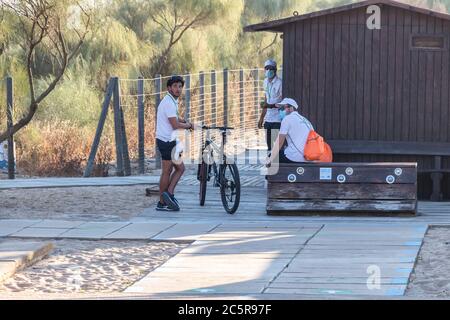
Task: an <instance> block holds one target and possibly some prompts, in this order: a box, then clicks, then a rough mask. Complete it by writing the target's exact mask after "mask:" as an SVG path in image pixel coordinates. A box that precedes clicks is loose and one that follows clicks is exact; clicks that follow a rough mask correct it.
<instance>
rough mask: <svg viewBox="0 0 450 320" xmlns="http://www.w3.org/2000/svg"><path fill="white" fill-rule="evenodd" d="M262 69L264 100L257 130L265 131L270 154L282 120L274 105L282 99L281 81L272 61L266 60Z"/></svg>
mask: <svg viewBox="0 0 450 320" xmlns="http://www.w3.org/2000/svg"><path fill="white" fill-rule="evenodd" d="M264 69H265V71H266V73H265V79H264V92H265V99H264V103H263V104H262V108H263V111H262V113H261V116H260V118H259V122H258V128H259V129H262V128H263V127H264V129H266V141H267V148H268V150H269V152H270V151H271V150H272V146H273V143H274V140H275V138H276V136H277V134H278V130H280V125H281V120H282V119H281V117H280V112H279V110H278V107H277V106H276V104H277V103H279V102H281V100H282V99H283V93H282V90H283V89H282V87H283V81H282V80H281V79H280V78H279V77H278V76H277V63H276V62H275V61H274V60H267V61H266V62H265V64H264Z"/></svg>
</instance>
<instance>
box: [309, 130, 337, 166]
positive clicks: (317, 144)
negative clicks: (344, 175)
mask: <svg viewBox="0 0 450 320" xmlns="http://www.w3.org/2000/svg"><path fill="white" fill-rule="evenodd" d="M304 156H305V159H306V160H308V161H314V162H333V151H332V150H331V147H330V145H329V144H328V143H326V142H325V140H324V139H323V137H322V136H321V135H320V134H318V133H317V132H315V131H314V130H311V131H310V132H309V135H308V139H307V140H306V145H305V152H304Z"/></svg>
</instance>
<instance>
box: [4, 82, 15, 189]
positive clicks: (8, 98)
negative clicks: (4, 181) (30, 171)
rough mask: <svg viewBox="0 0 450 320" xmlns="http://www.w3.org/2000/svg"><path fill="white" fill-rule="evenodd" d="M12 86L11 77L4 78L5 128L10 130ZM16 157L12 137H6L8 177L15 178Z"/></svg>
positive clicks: (12, 103)
mask: <svg viewBox="0 0 450 320" xmlns="http://www.w3.org/2000/svg"><path fill="white" fill-rule="evenodd" d="M13 99H14V86H13V79H12V78H11V77H7V78H6V116H7V129H8V131H10V130H11V128H12V126H13V105H14V101H13ZM15 169H16V159H15V156H14V137H13V136H10V137H9V139H8V179H11V180H13V179H15Z"/></svg>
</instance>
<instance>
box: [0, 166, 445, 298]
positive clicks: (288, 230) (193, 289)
mask: <svg viewBox="0 0 450 320" xmlns="http://www.w3.org/2000/svg"><path fill="white" fill-rule="evenodd" d="M241 173H242V179H241V180H242V182H243V185H244V186H243V189H242V198H241V205H240V208H239V210H238V212H237V213H236V214H235V215H228V214H227V213H226V212H225V211H224V209H223V208H222V204H221V201H220V194H219V190H218V189H217V188H213V187H212V185H211V184H210V185H209V186H208V191H207V197H206V206H205V207H200V206H199V200H198V190H199V186H198V182H197V181H196V179H195V176H193V175H192V172H190V173H189V174H187V175H186V176H185V178H183V180H182V182H181V185H180V186H179V187H178V188H177V190H176V196H177V198H178V200H179V202H180V204H181V207H182V210H181V211H180V212H172V213H166V212H157V211H156V210H155V209H154V208H148V209H146V210H145V211H144V212H143V213H142V214H141V215H139V216H138V217H136V218H133V219H132V220H131V221H123V222H115V223H113V222H82V221H78V222H77V221H31V220H30V221H0V236H4V237H16V238H76V239H98V240H101V239H130V240H131V239H149V240H150V239H151V240H156V241H180V240H182V241H190V242H192V244H191V245H190V246H188V247H187V248H186V249H184V250H182V251H181V252H180V253H179V254H178V255H176V256H175V257H173V258H172V259H170V260H169V261H167V263H165V264H163V265H162V266H161V267H159V268H158V269H156V270H154V271H153V272H150V273H149V274H148V275H146V276H145V277H144V278H143V279H141V280H140V281H138V282H137V283H135V284H133V285H132V286H130V287H129V288H128V289H127V290H126V291H125V292H124V294H126V295H130V296H135V297H138V296H139V297H145V296H147V297H152V298H158V297H164V298H171V297H173V298H180V297H181V298H183V297H184V298H199V297H204V298H214V297H218V296H222V297H226V296H233V297H238V298H252V297H256V298H257V299H277V298H285V297H289V298H294V299H295V298H303V297H320V298H330V297H342V298H358V297H359V298H371V297H402V296H403V295H404V293H405V290H406V288H407V284H408V281H409V277H410V275H411V273H412V271H413V268H414V264H415V261H416V259H417V256H418V253H419V251H420V248H421V245H422V242H423V238H424V235H425V233H426V231H427V229H428V227H429V226H430V225H450V203H432V202H421V203H420V204H419V216H417V217H368V216H362V217H355V216H351V217H345V216H341V217H318V216H311V217H273V216H268V215H266V212H265V208H266V192H267V190H266V188H265V184H266V183H265V179H264V177H263V176H260V175H259V174H258V166H254V165H250V166H241ZM146 181H148V182H149V183H150V181H151V183H155V182H156V181H157V177H148V179H147V178H146V180H143V179H138V180H133V181H130V183H132V184H135V183H137V184H141V183H145V182H146ZM47 182H48V181H47ZM47 182H45V183H47ZM50 182H51V181H50ZM69 182H70V183H71V184H79V183H80V182H78V181H69ZM42 183H43V184H44V185H45V183H44V182H42ZM52 183H53V184H54V185H55V186H56V185H62V182H57V183H54V182H52ZM109 183H116V182H115V180H112V181H111V182H109ZM120 183H123V182H120ZM143 188H144V186H143Z"/></svg>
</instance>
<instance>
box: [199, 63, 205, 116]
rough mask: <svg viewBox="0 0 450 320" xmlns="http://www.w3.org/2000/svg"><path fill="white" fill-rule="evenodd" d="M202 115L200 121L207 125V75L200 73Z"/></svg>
mask: <svg viewBox="0 0 450 320" xmlns="http://www.w3.org/2000/svg"><path fill="white" fill-rule="evenodd" d="M199 77H200V115H199V119H200V122H201V123H202V124H204V123H205V74H204V72H203V71H202V72H200V76H199Z"/></svg>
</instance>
